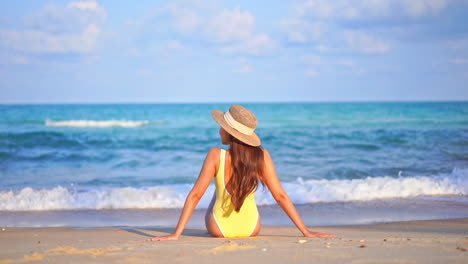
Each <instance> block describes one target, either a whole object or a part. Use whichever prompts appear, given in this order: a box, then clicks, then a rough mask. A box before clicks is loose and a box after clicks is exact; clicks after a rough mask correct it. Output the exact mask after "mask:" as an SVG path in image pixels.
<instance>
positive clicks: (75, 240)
mask: <svg viewBox="0 0 468 264" xmlns="http://www.w3.org/2000/svg"><path fill="white" fill-rule="evenodd" d="M310 229H311V230H312V231H317V232H326V233H332V234H335V235H337V237H336V238H304V237H301V234H300V233H299V231H298V230H297V229H296V228H294V227H268V226H267V227H263V228H262V231H261V232H260V235H259V236H258V237H255V238H242V239H221V238H212V237H210V236H209V235H208V234H207V232H206V230H205V229H203V228H192V229H186V231H185V232H184V235H183V236H182V237H181V238H180V239H179V240H178V241H165V242H148V241H146V239H147V238H149V237H153V236H156V235H164V234H167V233H169V232H171V231H172V230H173V228H151V227H148V228H146V227H144V228H136V227H135V228H132V227H105V228H90V229H80V228H62V227H59V228H54V227H49V228H2V229H1V230H0V263H30V262H31V263H78V262H79V263H240V262H242V261H255V263H312V262H314V263H467V262H468V252H467V250H468V218H461V219H451V220H430V221H407V222H392V223H385V224H374V225H354V226H323V227H315V228H314V227H311V228H310Z"/></svg>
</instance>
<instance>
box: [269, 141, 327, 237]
mask: <svg viewBox="0 0 468 264" xmlns="http://www.w3.org/2000/svg"><path fill="white" fill-rule="evenodd" d="M263 153H264V156H265V164H264V170H263V173H264V175H263V180H264V181H265V184H266V185H267V187H268V189H269V190H270V192H271V194H272V195H273V198H275V200H276V202H277V203H278V204H279V205H280V206H281V208H283V210H284V212H285V213H286V214H287V215H288V216H289V218H291V220H292V221H293V223H294V224H295V225H296V227H297V228H298V229H299V230H300V231H301V232H302V234H303V235H304V236H305V237H336V236H335V235H330V234H325V233H319V232H312V231H310V230H309V229H307V226H306V225H305V224H304V222H303V221H302V219H301V217H300V216H299V213H298V212H297V210H296V207H295V206H294V204H293V203H292V201H291V199H290V198H289V196H288V194H287V193H286V191H285V190H284V189H283V186H281V183H280V181H279V179H278V176H277V175H276V170H275V165H274V163H273V160H272V159H271V156H270V153H268V151H267V150H266V149H264V150H263Z"/></svg>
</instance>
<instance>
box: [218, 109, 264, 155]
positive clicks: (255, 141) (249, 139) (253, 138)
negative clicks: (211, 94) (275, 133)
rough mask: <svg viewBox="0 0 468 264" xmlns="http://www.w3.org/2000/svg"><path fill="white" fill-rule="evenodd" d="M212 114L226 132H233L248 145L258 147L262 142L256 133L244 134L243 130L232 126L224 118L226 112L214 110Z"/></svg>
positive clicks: (234, 135)
mask: <svg viewBox="0 0 468 264" xmlns="http://www.w3.org/2000/svg"><path fill="white" fill-rule="evenodd" d="M211 116H212V117H213V119H214V121H216V123H218V124H219V125H220V126H221V127H222V128H224V130H226V132H228V133H229V134H231V135H232V136H233V137H235V138H237V139H238V140H240V141H242V142H244V143H245V144H247V145H250V146H254V147H258V146H260V145H261V144H262V142H261V140H260V138H259V137H258V136H257V134H255V132H254V133H253V134H252V135H246V134H242V133H241V132H239V131H237V130H236V129H234V128H232V127H231V126H230V125H229V124H228V123H227V122H226V120H224V112H223V111H220V110H213V111H211Z"/></svg>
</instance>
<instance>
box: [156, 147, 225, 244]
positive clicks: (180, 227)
mask: <svg viewBox="0 0 468 264" xmlns="http://www.w3.org/2000/svg"><path fill="white" fill-rule="evenodd" d="M219 152H220V150H219V149H217V148H212V149H210V151H209V152H208V154H207V155H206V158H205V161H204V162H203V167H202V169H201V171H200V175H199V176H198V179H197V181H196V182H195V185H194V186H193V188H192V190H191V191H190V193H189V194H188V195H187V198H186V199H185V204H184V209H182V214H181V215H180V218H179V223H178V224H177V227H176V230H175V231H174V233H173V234H170V235H167V236H160V237H153V238H150V239H148V240H150V241H161V240H177V239H178V238H179V236H180V235H181V234H182V232H183V231H184V228H185V225H186V224H187V222H188V221H189V219H190V217H191V216H192V214H193V211H194V210H195V207H197V204H198V202H199V201H200V199H201V198H202V197H203V194H205V191H206V189H207V188H208V186H209V185H210V183H211V180H212V179H213V177H214V175H215V174H216V167H217V164H218V163H217V162H218V160H219Z"/></svg>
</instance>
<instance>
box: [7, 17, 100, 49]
mask: <svg viewBox="0 0 468 264" xmlns="http://www.w3.org/2000/svg"><path fill="white" fill-rule="evenodd" d="M100 32H101V30H100V28H99V27H98V26H96V25H94V24H91V25H88V26H87V27H86V28H85V29H84V30H83V31H82V32H79V33H76V34H62V35H54V34H50V33H48V32H44V31H39V30H23V31H15V30H0V42H1V43H2V44H3V45H4V46H7V47H9V48H10V49H12V50H16V51H21V52H29V53H68V52H77V53H89V52H92V51H94V49H95V47H96V42H97V39H98V37H99V34H100Z"/></svg>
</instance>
